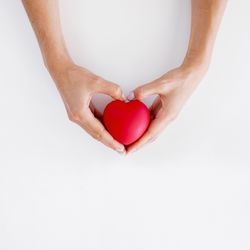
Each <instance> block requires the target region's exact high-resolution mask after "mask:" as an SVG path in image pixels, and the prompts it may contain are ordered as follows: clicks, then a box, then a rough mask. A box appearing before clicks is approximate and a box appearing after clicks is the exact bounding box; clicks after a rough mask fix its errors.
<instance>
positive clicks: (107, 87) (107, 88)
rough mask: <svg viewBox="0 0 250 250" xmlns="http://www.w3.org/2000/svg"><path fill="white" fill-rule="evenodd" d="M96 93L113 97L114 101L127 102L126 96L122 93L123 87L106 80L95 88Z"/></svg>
mask: <svg viewBox="0 0 250 250" xmlns="http://www.w3.org/2000/svg"><path fill="white" fill-rule="evenodd" d="M94 90H95V92H97V93H103V94H106V95H108V96H111V97H112V98H113V99H117V100H122V101H123V100H125V96H124V94H123V92H122V89H121V87H120V86H119V85H118V84H116V83H113V82H109V81H106V80H101V81H100V82H99V83H98V84H96V86H95V89H94Z"/></svg>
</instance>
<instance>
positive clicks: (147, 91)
mask: <svg viewBox="0 0 250 250" xmlns="http://www.w3.org/2000/svg"><path fill="white" fill-rule="evenodd" d="M159 93H160V84H159V82H158V80H155V81H153V82H150V83H147V84H144V85H142V86H140V87H138V88H136V89H134V90H133V91H132V92H130V93H129V95H128V97H127V99H128V100H130V101H131V100H133V99H138V100H142V99H144V98H145V97H147V96H149V95H154V94H159Z"/></svg>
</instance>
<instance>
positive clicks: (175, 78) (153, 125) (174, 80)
mask: <svg viewBox="0 0 250 250" xmlns="http://www.w3.org/2000/svg"><path fill="white" fill-rule="evenodd" d="M204 73H205V70H203V69H200V68H196V67H186V66H180V67H179V68H176V69H173V70H171V71H169V72H168V73H166V74H164V75H163V76H161V77H160V78H158V79H156V80H154V81H153V82H150V83H148V84H145V85H142V86H140V87H138V88H136V89H135V90H134V91H133V92H131V93H130V95H129V96H128V99H129V100H132V99H138V100H142V99H143V98H145V97H147V96H149V95H154V94H157V95H158V97H157V98H156V99H155V101H154V102H153V104H152V106H151V107H150V113H151V122H150V125H149V128H148V130H147V131H146V132H145V134H144V135H143V136H142V137H141V138H140V139H139V140H138V141H136V142H135V143H133V144H132V145H130V146H129V147H128V148H127V153H132V152H134V151H136V150H138V149H140V148H141V147H142V146H144V145H145V144H147V143H150V142H153V141H154V140H155V139H156V138H157V137H158V136H159V134H160V133H161V132H162V131H163V130H164V129H165V127H166V126H167V125H168V124H169V123H170V122H172V121H173V120H175V119H176V117H177V115H178V114H179V113H180V111H181V109H182V107H183V105H184V104H185V102H186V101H187V100H188V98H189V97H190V96H191V94H192V93H193V91H194V89H195V88H196V86H197V85H198V83H199V82H200V81H201V79H202V77H203V76H204Z"/></svg>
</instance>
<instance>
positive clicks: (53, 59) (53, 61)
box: [44, 53, 73, 77]
mask: <svg viewBox="0 0 250 250" xmlns="http://www.w3.org/2000/svg"><path fill="white" fill-rule="evenodd" d="M44 64H45V67H46V68H47V70H48V71H49V73H50V75H51V76H52V77H54V76H56V75H58V74H60V73H61V72H63V71H64V70H65V69H66V68H68V67H69V66H70V65H72V64H73V61H72V59H71V57H70V56H69V55H68V54H67V53H66V54H60V55H53V54H50V55H49V56H47V57H46V58H45V59H44Z"/></svg>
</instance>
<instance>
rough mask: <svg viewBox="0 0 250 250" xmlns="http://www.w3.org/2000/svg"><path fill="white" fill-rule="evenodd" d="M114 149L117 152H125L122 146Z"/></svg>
mask: <svg viewBox="0 0 250 250" xmlns="http://www.w3.org/2000/svg"><path fill="white" fill-rule="evenodd" d="M116 151H117V152H118V153H119V154H124V153H125V149H124V148H117V149H116Z"/></svg>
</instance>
